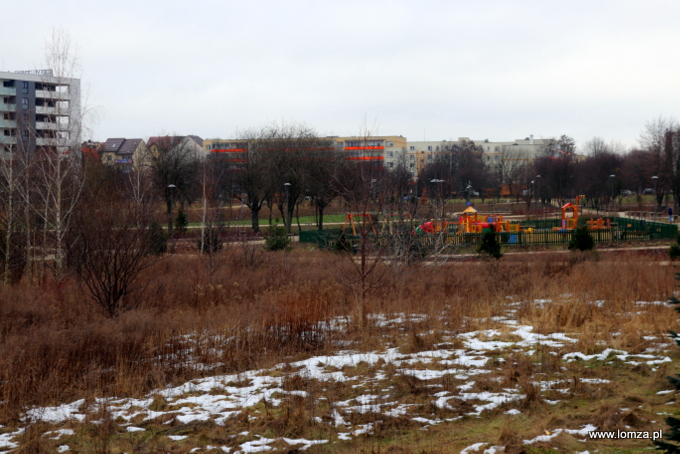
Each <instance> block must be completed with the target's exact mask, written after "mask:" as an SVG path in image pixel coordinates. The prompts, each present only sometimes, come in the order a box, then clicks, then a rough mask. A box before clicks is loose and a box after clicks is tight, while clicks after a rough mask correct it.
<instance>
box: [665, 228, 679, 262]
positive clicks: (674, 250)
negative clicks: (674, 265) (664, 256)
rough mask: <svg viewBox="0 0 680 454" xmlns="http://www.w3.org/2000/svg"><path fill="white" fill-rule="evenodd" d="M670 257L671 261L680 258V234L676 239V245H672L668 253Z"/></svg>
mask: <svg viewBox="0 0 680 454" xmlns="http://www.w3.org/2000/svg"><path fill="white" fill-rule="evenodd" d="M668 256H669V257H670V259H671V260H675V259H677V258H678V257H680V234H678V236H677V237H676V238H675V243H673V244H671V248H670V249H669V251H668Z"/></svg>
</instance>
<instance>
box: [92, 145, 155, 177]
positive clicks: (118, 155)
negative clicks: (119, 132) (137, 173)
mask: <svg viewBox="0 0 680 454" xmlns="http://www.w3.org/2000/svg"><path fill="white" fill-rule="evenodd" d="M145 153H146V144H145V143H144V140H142V139H124V138H117V139H107V140H106V142H104V143H103V144H102V146H101V149H100V154H101V160H102V163H104V164H105V165H110V166H116V167H119V168H121V169H123V170H124V171H130V170H132V169H133V168H134V167H135V166H136V165H138V164H139V163H140V162H141V161H142V160H143V159H144V154H145Z"/></svg>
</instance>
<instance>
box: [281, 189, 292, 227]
mask: <svg viewBox="0 0 680 454" xmlns="http://www.w3.org/2000/svg"><path fill="white" fill-rule="evenodd" d="M283 187H284V188H286V219H285V220H284V223H285V224H286V233H287V234H288V235H290V221H291V220H290V219H289V217H290V216H289V213H290V196H289V188H290V183H283Z"/></svg>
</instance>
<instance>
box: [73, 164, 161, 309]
mask: <svg viewBox="0 0 680 454" xmlns="http://www.w3.org/2000/svg"><path fill="white" fill-rule="evenodd" d="M95 179H96V180H95ZM74 218H75V223H74V226H75V229H74V230H75V235H73V240H72V243H71V244H70V247H69V262H70V264H71V265H72V266H73V268H74V269H75V270H76V272H77V273H78V275H79V276H80V278H81V280H82V282H83V284H84V286H85V288H86V289H87V293H88V294H89V295H90V297H91V298H92V300H93V301H95V302H96V303H97V304H98V305H99V306H100V307H101V308H102V310H103V311H104V313H105V314H106V315H107V316H109V317H115V316H117V315H119V314H120V313H121V312H124V311H127V310H130V309H133V308H134V307H136V306H137V305H138V304H139V303H140V301H141V296H142V294H141V290H142V289H143V288H144V287H145V285H146V283H147V282H148V280H147V279H145V277H144V276H143V275H142V272H143V271H144V270H145V269H147V268H148V267H149V266H150V265H152V264H153V263H154V261H156V260H157V258H156V257H155V256H154V255H153V254H152V248H153V242H154V238H153V237H152V236H151V235H150V232H149V226H150V225H151V223H152V221H153V201H152V200H150V199H146V200H144V201H142V203H138V201H137V200H136V199H135V197H134V196H133V195H132V194H131V191H130V188H129V187H128V188H125V187H121V186H120V185H116V184H115V181H112V179H111V178H108V179H107V178H105V175H104V174H103V173H102V172H99V173H94V172H93V175H91V179H90V184H88V187H87V190H86V191H85V192H84V194H83V197H82V198H81V202H80V203H79V206H78V210H77V212H76V213H75V215H74Z"/></svg>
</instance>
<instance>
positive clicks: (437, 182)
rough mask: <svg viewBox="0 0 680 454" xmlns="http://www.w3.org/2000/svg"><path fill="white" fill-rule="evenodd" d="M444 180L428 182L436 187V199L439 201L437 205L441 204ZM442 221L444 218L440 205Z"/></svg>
mask: <svg viewBox="0 0 680 454" xmlns="http://www.w3.org/2000/svg"><path fill="white" fill-rule="evenodd" d="M443 182H444V180H438V179H436V178H434V179H432V180H430V183H434V184H435V185H437V198H438V199H439V203H442V183H443ZM441 217H442V219H443V218H444V204H443V203H442V214H441Z"/></svg>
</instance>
